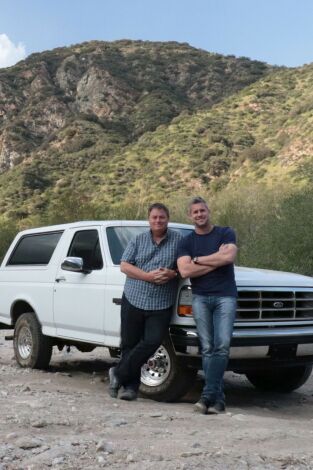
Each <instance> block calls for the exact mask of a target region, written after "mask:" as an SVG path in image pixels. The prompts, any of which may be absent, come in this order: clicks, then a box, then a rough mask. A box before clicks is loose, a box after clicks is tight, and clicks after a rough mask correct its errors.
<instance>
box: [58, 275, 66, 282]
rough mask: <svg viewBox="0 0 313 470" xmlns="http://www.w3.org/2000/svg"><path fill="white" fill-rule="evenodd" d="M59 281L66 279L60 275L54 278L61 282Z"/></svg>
mask: <svg viewBox="0 0 313 470" xmlns="http://www.w3.org/2000/svg"><path fill="white" fill-rule="evenodd" d="M61 281H66V278H65V277H64V276H60V277H57V278H56V282H61Z"/></svg>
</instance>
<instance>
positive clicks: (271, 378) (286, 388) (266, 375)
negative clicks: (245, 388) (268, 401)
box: [246, 365, 312, 393]
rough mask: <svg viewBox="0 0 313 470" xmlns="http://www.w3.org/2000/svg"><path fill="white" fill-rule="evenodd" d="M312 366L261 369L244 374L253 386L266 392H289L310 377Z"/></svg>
mask: <svg viewBox="0 0 313 470" xmlns="http://www.w3.org/2000/svg"><path fill="white" fill-rule="evenodd" d="M311 372H312V366H311V365H309V366H294V367H284V368H281V369H263V370H257V371H253V372H252V371H251V372H248V373H247V374H246V377H247V379H248V380H249V382H251V383H252V385H254V387H256V388H258V389H260V390H263V391H268V392H281V393H289V392H292V391H293V390H296V389H297V388H299V387H301V386H302V385H303V384H304V383H305V382H306V381H307V380H308V378H309V377H310V375H311Z"/></svg>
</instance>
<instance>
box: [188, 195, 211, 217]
mask: <svg viewBox="0 0 313 470" xmlns="http://www.w3.org/2000/svg"><path fill="white" fill-rule="evenodd" d="M194 204H204V205H205V207H206V208H207V209H208V210H209V206H208V203H207V202H206V200H205V199H203V197H201V196H195V197H193V198H192V199H191V201H190V202H189V204H188V213H190V210H191V206H193V205H194Z"/></svg>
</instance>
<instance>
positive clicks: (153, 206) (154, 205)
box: [148, 202, 170, 218]
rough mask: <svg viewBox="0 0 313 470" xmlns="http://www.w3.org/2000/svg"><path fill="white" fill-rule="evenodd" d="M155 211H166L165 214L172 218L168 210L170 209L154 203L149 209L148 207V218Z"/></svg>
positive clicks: (159, 203)
mask: <svg viewBox="0 0 313 470" xmlns="http://www.w3.org/2000/svg"><path fill="white" fill-rule="evenodd" d="M153 209H159V210H160V211H164V212H165V214H166V215H167V217H168V218H170V211H169V210H168V208H167V207H166V206H165V205H164V204H162V203H161V202H154V203H153V204H151V205H150V206H149V207H148V216H149V215H150V212H151V211H152V210H153Z"/></svg>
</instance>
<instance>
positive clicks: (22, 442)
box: [16, 437, 42, 450]
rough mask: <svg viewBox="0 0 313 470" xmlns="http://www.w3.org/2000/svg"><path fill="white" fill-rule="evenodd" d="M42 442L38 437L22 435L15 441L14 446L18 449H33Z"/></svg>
mask: <svg viewBox="0 0 313 470" xmlns="http://www.w3.org/2000/svg"><path fill="white" fill-rule="evenodd" d="M41 445H42V442H41V441H39V439H32V438H28V437H22V438H20V439H18V440H17V441H16V446H17V447H19V448H20V449H24V450H26V449H35V448H36V447H40V446H41Z"/></svg>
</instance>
